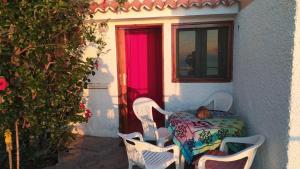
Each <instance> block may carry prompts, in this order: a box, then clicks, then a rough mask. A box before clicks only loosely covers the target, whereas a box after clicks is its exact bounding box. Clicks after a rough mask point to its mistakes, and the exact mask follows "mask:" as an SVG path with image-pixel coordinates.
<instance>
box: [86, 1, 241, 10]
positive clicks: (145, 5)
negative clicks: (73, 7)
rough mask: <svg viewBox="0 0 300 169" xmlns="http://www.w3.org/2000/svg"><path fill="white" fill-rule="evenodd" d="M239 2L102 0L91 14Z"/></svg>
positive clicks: (92, 4)
mask: <svg viewBox="0 0 300 169" xmlns="http://www.w3.org/2000/svg"><path fill="white" fill-rule="evenodd" d="M237 1H238V0H129V1H128V2H125V3H124V4H123V5H120V4H119V3H118V2H117V1H116V0H100V1H98V2H92V3H91V4H90V10H91V12H93V13H94V12H97V11H100V12H102V13H105V12H107V11H108V10H110V11H112V12H117V11H118V10H122V11H124V12H128V11H130V10H131V9H132V10H135V11H140V10H141V9H146V10H152V9H153V7H155V8H157V9H160V10H163V9H164V8H166V7H168V8H171V9H176V8H179V7H184V8H190V7H192V6H197V7H199V8H202V7H210V8H215V7H217V6H220V5H223V6H231V5H233V4H235V3H237Z"/></svg>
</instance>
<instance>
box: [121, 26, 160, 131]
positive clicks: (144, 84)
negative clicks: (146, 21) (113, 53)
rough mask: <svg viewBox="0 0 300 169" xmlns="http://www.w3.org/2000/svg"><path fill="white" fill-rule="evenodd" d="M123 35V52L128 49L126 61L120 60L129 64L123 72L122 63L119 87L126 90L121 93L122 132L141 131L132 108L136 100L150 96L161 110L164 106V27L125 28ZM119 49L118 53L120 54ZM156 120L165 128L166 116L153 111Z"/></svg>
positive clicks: (124, 53)
mask: <svg viewBox="0 0 300 169" xmlns="http://www.w3.org/2000/svg"><path fill="white" fill-rule="evenodd" d="M121 32H122V34H123V40H122V41H123V43H124V45H123V50H125V52H123V57H125V58H123V59H121V60H123V62H126V63H123V72H122V70H121V69H120V62H119V87H121V88H123V91H121V95H123V96H121V97H122V99H121V105H122V106H121V107H119V108H121V109H123V110H120V129H121V131H122V132H125V133H130V132H134V131H140V132H142V126H141V122H140V121H139V120H138V119H137V117H136V116H135V114H134V112H133V109H132V103H133V101H134V100H135V99H136V98H139V97H149V98H151V99H153V100H154V101H156V102H157V103H158V104H159V105H160V106H161V107H163V106H164V104H163V76H162V73H163V71H162V29H161V26H160V27H142V28H127V29H124V28H123V30H121ZM117 35H118V34H117ZM119 48H120V46H119ZM120 50H121V49H119V50H118V51H119V52H118V53H119V54H120ZM121 53H122V52H121ZM119 57H120V55H119ZM119 59H120V58H119ZM119 92H120V89H119ZM119 101H120V97H119ZM153 117H154V120H155V122H156V123H157V126H158V127H161V126H163V124H164V116H163V115H161V114H160V113H158V112H157V111H153Z"/></svg>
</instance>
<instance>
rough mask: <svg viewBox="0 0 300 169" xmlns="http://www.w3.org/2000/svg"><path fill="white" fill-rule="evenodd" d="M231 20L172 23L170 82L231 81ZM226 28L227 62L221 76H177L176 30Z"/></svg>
mask: <svg viewBox="0 0 300 169" xmlns="http://www.w3.org/2000/svg"><path fill="white" fill-rule="evenodd" d="M233 25H234V24H233V21H218V22H206V23H176V24H172V82H191V83H196V82H203V83H219V82H231V81H232V53H233V52H232V51H233ZM222 27H227V28H228V39H227V40H228V43H227V58H226V60H227V63H225V64H226V69H227V70H226V74H225V75H224V76H223V77H213V76H211V77H179V76H178V75H177V73H178V72H177V71H178V67H179V66H177V64H178V61H177V45H178V44H177V32H178V31H177V30H178V29H183V28H187V29H189V28H192V29H193V28H205V29H214V28H222Z"/></svg>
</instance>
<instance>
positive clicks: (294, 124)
mask: <svg viewBox="0 0 300 169" xmlns="http://www.w3.org/2000/svg"><path fill="white" fill-rule="evenodd" d="M293 50H294V52H293V53H294V54H293V67H292V86H291V106H290V124H289V127H290V131H289V144H288V165H287V168H288V169H297V168H299V166H300V160H299V157H300V2H299V1H296V16H295V34H294V48H293Z"/></svg>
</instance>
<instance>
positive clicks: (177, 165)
mask: <svg viewBox="0 0 300 169" xmlns="http://www.w3.org/2000/svg"><path fill="white" fill-rule="evenodd" d="M175 166H176V169H181V168H180V161H179V159H177V160H176V161H175ZM182 169H183V168H182Z"/></svg>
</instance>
